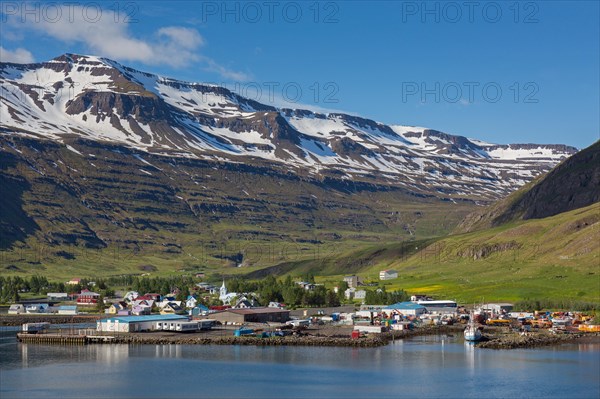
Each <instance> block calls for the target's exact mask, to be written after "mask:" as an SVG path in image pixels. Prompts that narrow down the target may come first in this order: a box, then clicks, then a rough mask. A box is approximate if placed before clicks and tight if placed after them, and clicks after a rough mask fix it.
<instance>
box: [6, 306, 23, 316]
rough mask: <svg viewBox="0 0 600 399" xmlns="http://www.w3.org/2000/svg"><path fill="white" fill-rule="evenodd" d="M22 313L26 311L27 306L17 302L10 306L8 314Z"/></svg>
mask: <svg viewBox="0 0 600 399" xmlns="http://www.w3.org/2000/svg"><path fill="white" fill-rule="evenodd" d="M21 313H25V306H23V305H21V304H20V303H15V304H13V305H10V308H8V314H21Z"/></svg>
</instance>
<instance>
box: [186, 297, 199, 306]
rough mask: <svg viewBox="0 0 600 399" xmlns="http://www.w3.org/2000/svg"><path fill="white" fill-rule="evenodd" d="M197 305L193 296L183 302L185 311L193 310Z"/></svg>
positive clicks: (196, 300)
mask: <svg viewBox="0 0 600 399" xmlns="http://www.w3.org/2000/svg"><path fill="white" fill-rule="evenodd" d="M197 304H198V299H196V297H195V296H193V295H189V296H188V297H187V299H186V301H185V307H186V308H187V309H193V308H195V307H196V305H197Z"/></svg>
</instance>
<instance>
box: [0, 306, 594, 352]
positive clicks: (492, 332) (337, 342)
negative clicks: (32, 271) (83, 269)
mask: <svg viewBox="0 0 600 399" xmlns="http://www.w3.org/2000/svg"><path fill="white" fill-rule="evenodd" d="M105 317H107V316H106V315H76V316H68V315H10V316H9V315H0V326H20V325H21V324H23V323H36V322H50V323H52V324H79V323H94V322H95V321H96V320H99V319H103V318H105ZM352 329H353V328H352V327H351V326H339V327H329V328H309V329H307V330H303V331H301V332H300V333H299V334H298V335H291V336H285V337H269V338H259V337H250V336H241V337H235V336H233V330H232V329H226V328H225V329H222V328H215V329H213V330H209V331H202V332H194V333H177V332H170V331H155V332H139V333H113V334H107V333H102V334H99V335H97V336H96V335H94V336H95V337H96V338H98V337H110V338H109V339H107V340H103V339H102V340H98V339H92V338H90V339H88V340H84V343H101V344H134V345H178V344H179V345H255V346H323V347H332V346H337V347H352V348H375V347H381V346H385V345H388V344H390V343H391V342H394V341H395V340H402V339H405V338H411V337H417V336H427V335H440V334H461V338H462V331H463V330H464V325H462V324H457V325H451V326H448V325H442V326H424V327H420V328H416V329H413V330H403V331H388V332H384V333H381V334H368V335H367V336H366V337H361V338H358V339H352V338H350V332H351V331H352ZM41 335H43V334H41ZM484 336H485V337H486V340H485V341H481V342H476V343H474V346H475V347H476V348H480V349H495V350H499V349H524V348H536V347H544V346H556V345H562V344H568V343H578V342H590V343H600V333H586V332H575V333H570V334H559V335H556V334H551V333H549V332H548V331H547V330H539V331H535V332H532V333H529V334H528V335H524V336H523V335H520V334H518V333H514V332H507V331H506V330H505V329H504V328H502V327H497V328H494V327H486V329H485V330H484ZM90 337H92V336H91V335H90ZM40 338H41V336H40ZM18 339H19V340H21V341H23V339H21V338H18ZM25 340H26V341H27V342H35V340H36V339H35V337H34V336H31V337H29V336H27V337H26V339H25Z"/></svg>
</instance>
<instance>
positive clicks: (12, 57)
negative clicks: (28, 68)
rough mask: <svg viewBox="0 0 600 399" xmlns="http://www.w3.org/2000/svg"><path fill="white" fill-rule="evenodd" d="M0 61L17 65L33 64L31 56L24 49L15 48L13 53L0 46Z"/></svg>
mask: <svg viewBox="0 0 600 399" xmlns="http://www.w3.org/2000/svg"><path fill="white" fill-rule="evenodd" d="M0 61H2V62H15V63H17V64H30V63H32V62H34V59H33V54H31V53H30V52H29V51H27V50H25V49H24V48H17V49H15V50H13V51H11V50H7V49H5V48H4V47H2V46H0Z"/></svg>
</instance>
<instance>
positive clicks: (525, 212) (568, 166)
mask: <svg viewBox="0 0 600 399" xmlns="http://www.w3.org/2000/svg"><path fill="white" fill-rule="evenodd" d="M598 201H600V141H597V142H596V143H594V144H592V145H591V146H589V147H587V148H585V149H583V150H581V151H580V152H578V153H577V154H575V155H573V156H571V157H570V158H567V159H566V160H565V161H563V162H562V163H561V164H559V165H557V166H556V167H555V168H554V169H552V170H551V171H550V172H548V173H547V174H545V175H542V176H540V177H538V178H537V179H535V180H534V181H532V182H530V183H528V184H526V185H525V186H523V187H521V188H520V189H519V190H517V191H515V192H514V193H512V194H510V195H508V196H507V197H506V198H504V199H502V200H500V201H497V202H496V203H494V204H492V205H491V206H488V207H486V208H484V209H482V210H479V211H476V212H474V213H472V214H470V215H469V216H467V217H466V218H465V220H463V222H462V223H460V224H459V226H458V227H457V228H456V229H455V232H456V233H464V232H469V231H474V230H481V229H485V228H489V227H495V226H500V225H502V224H503V223H507V222H510V221H514V220H527V219H540V218H545V217H548V216H554V215H557V214H559V213H562V212H566V211H570V210H573V209H577V208H581V207H584V206H588V205H591V204H593V203H596V202H598Z"/></svg>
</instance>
